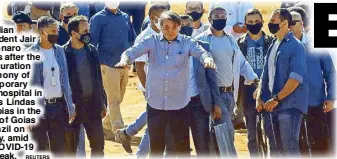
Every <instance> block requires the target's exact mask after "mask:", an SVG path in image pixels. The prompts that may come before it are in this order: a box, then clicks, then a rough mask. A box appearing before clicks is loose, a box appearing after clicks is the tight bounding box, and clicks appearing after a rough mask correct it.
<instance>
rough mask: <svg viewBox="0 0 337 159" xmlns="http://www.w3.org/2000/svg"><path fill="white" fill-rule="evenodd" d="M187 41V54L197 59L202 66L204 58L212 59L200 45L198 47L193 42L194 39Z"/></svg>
mask: <svg viewBox="0 0 337 159" xmlns="http://www.w3.org/2000/svg"><path fill="white" fill-rule="evenodd" d="M189 41H190V43H191V44H190V52H189V55H190V56H193V57H195V58H197V59H199V60H200V62H201V63H202V64H204V60H205V58H207V57H210V58H212V56H211V54H210V53H209V52H207V51H206V50H205V49H204V48H203V47H202V46H201V45H199V44H198V42H197V41H195V40H194V39H190V40H189Z"/></svg>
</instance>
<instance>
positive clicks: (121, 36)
mask: <svg viewBox="0 0 337 159" xmlns="http://www.w3.org/2000/svg"><path fill="white" fill-rule="evenodd" d="M104 4H105V7H104V8H103V9H101V10H100V11H98V12H97V13H95V14H94V15H93V16H90V17H88V16H85V15H80V14H79V7H77V6H76V5H75V4H73V3H64V4H61V6H60V9H59V19H60V22H58V21H57V20H56V19H54V18H53V17H51V16H41V17H39V18H38V20H37V22H36V23H37V26H36V27H37V28H36V29H37V31H36V32H37V33H38V35H39V38H38V41H36V42H35V43H34V44H33V45H32V46H30V47H28V48H27V50H29V51H34V52H38V53H40V54H41V56H42V57H43V60H42V61H41V62H39V63H36V64H35V65H34V69H33V74H34V76H33V78H32V84H33V85H36V86H40V87H42V88H43V89H44V99H42V100H43V101H41V103H44V104H43V105H44V109H45V111H44V115H43V116H42V117H41V119H40V122H39V124H38V125H36V126H34V127H32V128H31V131H32V135H33V138H34V140H35V141H36V143H37V149H38V150H50V151H51V152H52V153H54V154H56V155H60V156H62V155H64V154H67V155H76V154H77V155H79V154H81V153H82V154H83V153H85V151H84V139H85V135H84V131H83V130H84V129H85V132H86V134H87V138H88V140H89V143H90V148H91V155H92V156H94V157H103V156H104V142H105V140H113V141H117V142H120V143H121V144H122V146H123V148H124V149H125V150H126V151H127V152H128V153H132V149H131V138H132V136H134V135H136V134H137V133H138V132H139V131H140V130H141V129H142V128H143V127H144V126H146V125H147V129H146V131H145V134H144V136H143V137H142V140H141V142H140V144H139V146H138V150H137V153H136V156H137V157H139V158H145V157H146V156H147V155H150V157H159V156H163V155H165V156H168V157H176V156H178V157H186V156H189V155H190V152H191V148H190V133H189V131H190V130H191V133H192V138H193V141H194V147H195V151H196V153H197V156H202V157H205V156H213V155H214V156H221V157H224V156H232V157H235V156H237V151H236V149H235V144H234V132H235V131H234V129H235V125H236V124H235V118H236V117H235V115H236V116H238V114H240V110H241V113H242V116H244V118H245V127H246V128H247V130H248V144H247V146H248V149H249V153H250V156H251V157H258V156H260V157H261V156H262V155H263V154H264V153H267V152H269V155H270V156H271V157H280V156H297V157H298V156H301V155H303V156H321V155H332V154H333V152H334V151H333V150H334V142H333V141H334V134H335V133H334V126H333V124H334V122H333V121H334V118H333V117H334V111H335V110H334V101H335V98H336V92H335V89H336V82H335V76H336V71H335V67H334V65H333V62H332V60H331V57H330V55H329V53H328V52H327V51H325V50H316V49H314V48H312V47H311V46H310V45H309V44H310V41H311V38H310V35H311V32H312V30H311V28H310V25H309V24H308V22H309V20H308V19H309V15H308V14H307V12H308V10H307V8H306V7H299V6H292V7H289V8H280V9H276V10H274V11H273V12H272V13H271V14H270V18H269V19H265V18H264V17H263V16H262V14H261V12H260V11H259V9H257V8H254V6H253V4H252V3H250V2H220V3H218V2H212V4H211V7H210V10H209V12H208V13H209V14H208V15H205V14H204V13H205V8H204V4H203V2H201V1H188V2H186V4H185V8H186V10H185V13H186V14H184V15H178V14H177V13H175V12H173V11H171V10H170V4H169V3H167V2H153V3H152V4H151V5H150V7H149V11H148V16H147V17H146V18H145V20H144V22H142V24H143V29H142V31H141V32H140V33H139V35H137V33H135V31H134V26H133V25H134V24H133V22H131V20H130V17H129V15H128V14H126V13H125V12H123V11H121V10H120V9H119V2H118V1H110V2H105V3H104ZM202 16H208V22H209V24H205V23H203V22H202V21H201V18H202ZM88 18H90V20H89V19H88ZM234 18H236V19H234ZM12 20H13V21H14V22H15V24H16V28H17V32H18V33H20V32H23V33H27V34H28V33H32V32H34V31H33V26H34V22H33V20H32V18H31V17H30V16H29V15H28V14H27V13H25V12H17V13H15V14H14V15H13V17H12ZM266 22H268V29H269V32H270V33H271V35H268V34H267V33H266V32H265V31H264V30H263V25H264V24H265V23H266ZM25 46H26V45H25ZM133 63H135V67H136V70H137V75H138V78H139V81H140V83H139V89H140V90H141V91H142V92H143V95H144V97H145V99H146V102H147V106H146V110H144V112H143V113H142V114H140V116H139V117H138V118H137V119H136V120H135V121H134V122H133V123H131V124H129V125H128V126H125V123H124V121H123V118H122V114H121V111H120V104H121V102H122V101H123V97H124V94H125V91H126V85H127V82H128V77H129V76H128V68H129V67H130V65H132V64H133ZM257 119H258V120H257ZM261 120H262V121H263V124H262V127H263V128H262V129H261V125H259V124H257V121H261ZM260 124H261V123H260ZM261 131H262V132H261ZM261 134H265V138H268V139H267V140H265V138H263V137H261ZM262 136H263V135H262ZM266 143H268V144H266ZM261 145H262V146H261ZM266 145H268V148H264V149H263V148H262V149H261V147H266Z"/></svg>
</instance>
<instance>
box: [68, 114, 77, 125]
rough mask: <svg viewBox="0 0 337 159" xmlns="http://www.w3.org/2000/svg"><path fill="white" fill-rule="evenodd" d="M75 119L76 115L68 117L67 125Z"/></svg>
mask: <svg viewBox="0 0 337 159" xmlns="http://www.w3.org/2000/svg"><path fill="white" fill-rule="evenodd" d="M75 117H76V113H74V115H69V124H71V123H73V122H74V120H75Z"/></svg>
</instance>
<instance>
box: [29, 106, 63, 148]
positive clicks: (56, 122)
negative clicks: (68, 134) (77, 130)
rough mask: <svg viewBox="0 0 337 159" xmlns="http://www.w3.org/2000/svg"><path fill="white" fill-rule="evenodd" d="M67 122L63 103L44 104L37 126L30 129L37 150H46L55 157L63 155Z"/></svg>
mask: <svg viewBox="0 0 337 159" xmlns="http://www.w3.org/2000/svg"><path fill="white" fill-rule="evenodd" d="M67 121H68V115H67V113H66V104H65V101H62V102H57V103H54V104H46V105H45V110H44V116H43V118H42V119H40V122H39V124H38V125H37V126H35V127H33V129H32V136H33V139H34V140H35V141H36V144H37V150H39V151H43V150H47V149H48V145H50V146H49V147H50V150H51V152H52V153H53V154H55V155H63V153H64V150H65V147H64V145H65V143H64V141H65V128H66V123H67Z"/></svg>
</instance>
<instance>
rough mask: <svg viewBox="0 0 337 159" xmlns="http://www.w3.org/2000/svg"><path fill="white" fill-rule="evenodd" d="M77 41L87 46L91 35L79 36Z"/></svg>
mask: <svg viewBox="0 0 337 159" xmlns="http://www.w3.org/2000/svg"><path fill="white" fill-rule="evenodd" d="M79 40H80V41H81V42H82V43H84V44H89V43H90V41H91V34H90V33H85V34H81V36H80V38H79Z"/></svg>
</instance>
